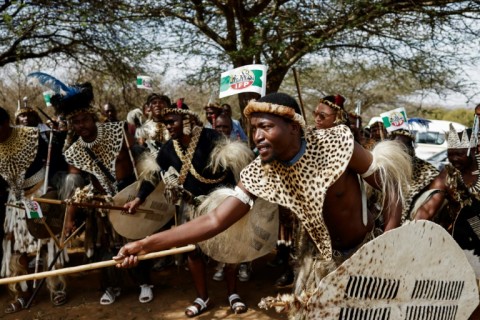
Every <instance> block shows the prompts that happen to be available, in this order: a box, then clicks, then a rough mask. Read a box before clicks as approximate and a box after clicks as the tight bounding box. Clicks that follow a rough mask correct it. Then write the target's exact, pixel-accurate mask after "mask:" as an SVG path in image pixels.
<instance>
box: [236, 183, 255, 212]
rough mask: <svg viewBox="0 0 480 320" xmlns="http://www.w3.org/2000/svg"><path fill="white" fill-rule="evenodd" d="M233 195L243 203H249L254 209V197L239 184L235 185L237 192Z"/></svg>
mask: <svg viewBox="0 0 480 320" xmlns="http://www.w3.org/2000/svg"><path fill="white" fill-rule="evenodd" d="M233 196H234V197H235V198H237V199H238V200H240V201H242V202H243V203H245V204H247V205H248V206H249V207H250V209H252V207H253V199H252V198H251V197H250V196H249V195H248V194H246V193H245V191H243V190H242V189H241V188H239V187H238V186H237V187H235V193H234V194H233Z"/></svg>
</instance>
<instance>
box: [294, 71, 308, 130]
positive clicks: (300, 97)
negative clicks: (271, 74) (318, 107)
mask: <svg viewBox="0 0 480 320" xmlns="http://www.w3.org/2000/svg"><path fill="white" fill-rule="evenodd" d="M292 70H293V77H294V78H295V86H296V87H297V93H298V100H299V101H300V107H301V108H302V116H303V119H305V124H307V115H306V114H305V108H304V107H303V100H302V94H301V93H300V84H299V82H298V77H297V69H296V68H295V67H293V68H292Z"/></svg>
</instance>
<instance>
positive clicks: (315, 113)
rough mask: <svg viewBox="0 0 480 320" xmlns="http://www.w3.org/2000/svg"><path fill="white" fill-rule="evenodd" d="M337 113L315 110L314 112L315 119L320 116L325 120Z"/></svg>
mask: <svg viewBox="0 0 480 320" xmlns="http://www.w3.org/2000/svg"><path fill="white" fill-rule="evenodd" d="M334 115H335V113H325V112H314V113H313V116H314V117H315V119H316V118H317V117H319V118H320V120H325V119H326V118H328V117H330V116H334Z"/></svg>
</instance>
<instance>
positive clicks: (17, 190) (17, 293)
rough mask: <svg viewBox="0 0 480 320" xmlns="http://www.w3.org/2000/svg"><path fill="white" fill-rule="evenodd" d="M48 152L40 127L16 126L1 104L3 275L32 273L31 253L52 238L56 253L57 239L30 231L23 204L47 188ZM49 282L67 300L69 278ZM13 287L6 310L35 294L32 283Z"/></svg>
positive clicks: (60, 300)
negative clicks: (4, 186)
mask: <svg viewBox="0 0 480 320" xmlns="http://www.w3.org/2000/svg"><path fill="white" fill-rule="evenodd" d="M47 154H48V146H47V144H46V142H45V141H44V140H43V139H42V138H41V137H40V136H39V132H38V129H36V128H30V127H12V126H11V125H10V116H9V114H8V113H7V111H6V110H5V109H3V108H0V175H1V176H2V178H3V180H4V181H5V182H6V183H7V185H8V188H9V190H10V191H9V195H8V202H7V207H6V218H5V224H4V231H5V236H4V238H3V248H4V255H3V259H2V268H1V269H2V270H1V275H2V277H10V276H16V275H20V274H26V273H28V255H29V254H33V253H35V252H37V251H38V250H40V248H41V247H42V246H43V245H44V244H46V243H47V242H50V245H49V246H48V256H49V257H53V256H54V255H55V254H56V252H55V251H56V248H55V244H54V242H53V239H50V240H48V241H44V240H37V239H35V238H34V237H33V236H32V235H31V234H30V233H29V230H28V227H27V221H26V214H25V210H24V209H23V207H22V206H21V202H22V201H25V200H27V199H29V198H31V197H32V196H35V195H36V196H40V195H42V194H43V192H44V190H43V188H42V187H43V186H44V183H43V182H44V180H45V179H46V176H45V175H46V170H45V163H46V162H47ZM51 173H52V174H53V171H52V172H51ZM57 250H58V249H57ZM49 260H52V259H49ZM61 260H62V259H60V261H59V263H57V265H56V266H57V268H58V267H60V266H61V264H62V263H61ZM45 264H47V263H45ZM47 286H48V289H49V290H50V297H51V300H52V303H53V304H54V305H62V304H64V303H65V302H66V292H65V281H64V279H63V278H62V277H54V278H50V279H49V280H48V282H47ZM9 289H10V291H11V294H12V296H13V297H14V301H13V302H11V303H10V304H9V305H8V306H7V308H6V309H5V313H13V312H17V311H20V310H22V309H24V308H25V307H26V306H27V302H28V301H29V299H30V297H31V295H32V292H31V289H32V288H31V284H30V283H27V282H21V283H19V284H13V285H10V286H9Z"/></svg>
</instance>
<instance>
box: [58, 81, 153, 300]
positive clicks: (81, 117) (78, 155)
mask: <svg viewBox="0 0 480 320" xmlns="http://www.w3.org/2000/svg"><path fill="white" fill-rule="evenodd" d="M69 90H70V92H71V94H63V93H57V94H55V95H54V96H52V98H51V103H52V105H53V106H54V108H55V110H56V112H57V114H59V115H62V116H64V117H65V118H66V119H67V121H68V125H69V127H70V129H71V132H72V133H73V135H70V136H68V137H67V141H66V144H65V146H64V156H65V159H66V161H67V163H68V164H69V165H70V166H69V174H68V176H67V181H79V180H81V179H80V177H81V174H82V173H83V174H87V175H88V176H89V180H90V182H91V183H90V184H89V185H87V186H86V187H85V188H83V189H80V188H76V191H75V194H74V195H73V197H72V200H73V201H74V202H75V201H76V202H85V201H89V200H92V199H93V198H92V196H96V197H100V198H102V199H103V202H108V201H109V199H111V197H113V196H115V195H116V194H117V193H118V192H119V191H120V190H122V189H124V188H125V187H127V186H129V185H131V184H132V183H134V182H135V181H136V178H137V177H136V171H135V170H136V169H135V165H134V159H133V155H132V153H131V150H130V146H131V145H132V144H133V139H132V137H131V136H130V135H129V134H128V133H127V130H126V128H125V123H124V122H108V123H100V122H99V121H98V116H97V110H96V109H95V108H94V107H93V106H92V101H93V88H92V86H91V84H90V83H84V84H80V85H75V86H73V87H71V88H69V89H68V88H67V92H69ZM64 91H65V90H64ZM134 173H135V174H134ZM66 185H67V188H68V185H70V186H71V189H70V190H64V192H63V194H65V195H68V196H69V197H70V196H72V193H73V191H74V189H75V187H78V186H79V184H78V183H73V184H69V183H66ZM76 211H77V207H76V206H73V205H72V206H69V207H68V210H67V214H66V218H65V219H66V222H65V228H64V229H65V234H67V235H68V234H70V233H71V232H72V231H74V230H75V229H76V222H75V221H76V220H78V219H76ZM86 219H88V221H89V222H88V223H87V224H86V225H87V226H88V228H87V230H86V243H87V248H86V254H87V257H89V258H90V257H92V256H93V255H94V254H95V257H94V258H95V259H97V260H102V261H104V260H109V259H111V257H112V256H113V254H114V252H115V251H116V250H117V248H118V247H119V246H121V245H122V244H123V243H124V241H125V239H123V238H122V237H121V236H120V235H118V234H117V233H116V232H115V230H114V229H113V227H112V225H111V223H110V221H109V219H108V216H107V214H106V213H105V211H101V210H99V209H93V213H92V214H87V215H86ZM132 227H134V226H132ZM149 274H150V263H149V262H145V263H142V264H140V265H139V266H138V267H137V268H135V269H133V270H132V275H133V277H134V279H135V281H136V282H138V284H139V286H140V291H141V292H140V296H139V301H140V302H141V303H147V302H150V301H151V300H152V299H153V291H152V287H153V286H152V285H151V284H150V277H149ZM120 284H121V274H119V273H118V271H117V270H115V268H105V269H103V270H102V289H103V290H104V294H103V295H102V297H101V298H100V304H102V305H109V304H112V303H114V302H115V299H116V298H117V297H118V296H119V295H120V293H121V287H120Z"/></svg>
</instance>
